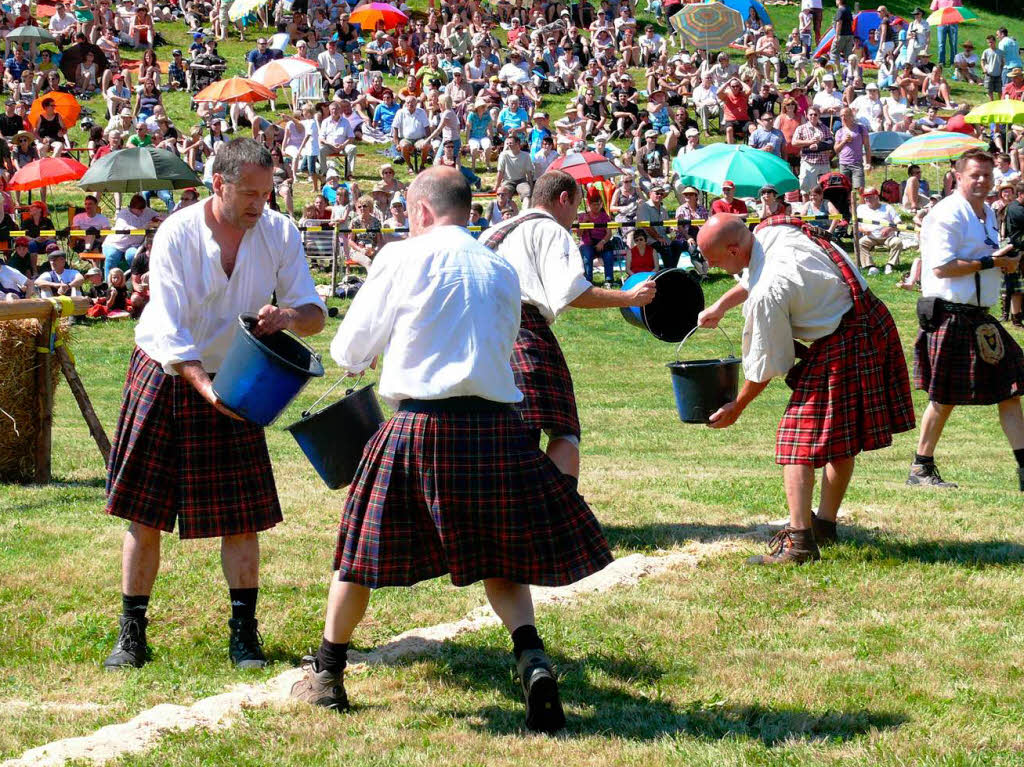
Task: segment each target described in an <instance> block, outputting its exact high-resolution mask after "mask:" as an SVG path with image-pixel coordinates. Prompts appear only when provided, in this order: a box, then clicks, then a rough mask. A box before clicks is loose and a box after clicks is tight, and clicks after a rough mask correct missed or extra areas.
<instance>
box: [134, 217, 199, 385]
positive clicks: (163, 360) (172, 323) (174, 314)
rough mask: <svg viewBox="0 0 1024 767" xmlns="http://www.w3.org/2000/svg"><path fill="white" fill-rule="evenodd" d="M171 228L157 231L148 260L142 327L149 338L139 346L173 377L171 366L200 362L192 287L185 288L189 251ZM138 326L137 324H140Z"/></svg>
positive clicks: (186, 286) (173, 372)
mask: <svg viewBox="0 0 1024 767" xmlns="http://www.w3.org/2000/svg"><path fill="white" fill-rule="evenodd" d="M176 234H177V230H176V229H174V228H173V227H167V226H165V227H161V228H159V229H157V231H156V235H155V236H154V237H153V250H152V253H151V255H150V259H149V304H148V305H147V306H146V315H148V316H146V317H145V323H146V324H145V327H146V328H148V329H149V336H150V337H149V338H148V339H146V340H145V341H143V340H142V339H140V344H139V345H140V346H142V347H143V349H144V351H146V353H147V354H149V355H150V356H151V357H152V358H153V359H155V360H156V361H157V362H159V363H160V365H162V366H163V369H164V371H165V372H166V373H169V374H171V375H175V374H177V372H178V371H177V370H175V369H174V365H176V364H178V363H180V362H187V361H189V360H200V359H202V354H201V351H200V349H199V346H198V345H197V344H196V342H195V339H194V338H193V337H192V332H191V330H190V328H191V327H192V325H193V323H192V311H193V306H192V303H193V302H192V297H193V294H194V291H195V288H194V286H193V287H190V286H189V285H188V284H186V280H185V275H186V273H187V272H189V271H190V270H189V266H188V263H189V260H190V259H189V255H190V254H189V252H188V251H189V249H188V248H187V247H186V246H185V243H183V242H181V241H180V240H179V238H178V237H177V236H176ZM140 324H141V323H140Z"/></svg>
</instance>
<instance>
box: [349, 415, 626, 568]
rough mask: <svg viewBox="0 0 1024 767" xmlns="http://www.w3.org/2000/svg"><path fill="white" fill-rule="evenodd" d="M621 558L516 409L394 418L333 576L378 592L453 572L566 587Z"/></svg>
mask: <svg viewBox="0 0 1024 767" xmlns="http://www.w3.org/2000/svg"><path fill="white" fill-rule="evenodd" d="M611 561H612V555H611V552H610V550H609V548H608V544H607V541H606V540H605V538H604V534H603V533H602V532H601V527H600V524H599V523H598V521H597V519H595V517H594V515H593V513H592V512H591V510H590V508H589V507H588V506H587V504H586V502H585V501H584V500H583V498H582V497H581V496H580V495H579V494H578V493H577V492H576V490H575V489H574V488H573V485H572V482H571V481H570V480H569V479H568V478H567V477H565V475H563V474H562V473H561V472H559V471H558V469H557V468H556V467H555V465H554V464H553V463H552V462H551V460H550V459H549V458H548V457H547V456H546V455H544V454H543V453H541V452H540V451H539V450H538V449H537V447H536V445H535V444H533V443H532V442H531V440H530V436H529V432H528V430H527V429H526V428H524V426H523V423H522V420H521V419H520V418H519V416H518V415H516V413H515V412H514V411H513V410H512V409H511V408H509V409H507V410H506V409H503V410H501V411H498V412H459V413H451V412H444V413H413V412H406V411H401V410H400V411H399V412H397V413H396V414H395V415H394V416H393V417H392V418H391V419H390V420H389V421H388V422H387V423H385V424H384V425H383V426H381V428H380V429H379V430H378V431H377V433H376V434H375V435H374V436H373V437H372V438H371V440H370V441H369V443H368V444H367V446H366V448H365V450H364V452H363V458H362V461H361V463H360V465H359V468H358V470H357V472H356V478H355V480H354V481H353V482H352V485H351V486H350V488H349V495H348V498H347V500H346V502H345V506H344V510H343V512H342V518H341V524H340V527H339V531H338V544H337V549H336V552H335V558H334V568H335V569H337V570H338V571H339V577H340V579H341V580H343V581H349V582H353V583H359V584H362V585H364V586H368V587H370V588H379V587H382V586H408V585H410V584H413V583H416V582H418V581H422V580H427V579H429V578H435V577H438V576H440V575H443V574H444V573H450V575H451V580H452V583H454V584H455V585H456V586H464V585H466V584H469V583H473V582H475V581H479V580H482V579H484V578H506V579H509V580H512V581H515V582H518V583H527V584H533V585H538V586H563V585H566V584H568V583H573V582H575V581H578V580H580V579H581V578H584V577H586V576H587V575H590V574H591V573H594V572H596V571H598V570H600V569H602V568H603V567H605V566H606V565H607V564H608V563H609V562H611Z"/></svg>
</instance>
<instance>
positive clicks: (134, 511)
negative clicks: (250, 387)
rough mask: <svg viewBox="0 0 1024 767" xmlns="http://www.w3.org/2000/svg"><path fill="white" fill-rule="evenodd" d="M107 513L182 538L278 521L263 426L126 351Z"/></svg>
mask: <svg viewBox="0 0 1024 767" xmlns="http://www.w3.org/2000/svg"><path fill="white" fill-rule="evenodd" d="M106 512H107V513H108V514H112V515H114V516H116V517H121V518H123V519H128V520H131V521H133V522H138V523H139V524H142V525H146V526H147V527H153V528H156V529H158V530H164V531H166V532H171V531H172V530H174V526H175V522H177V524H178V534H179V535H180V536H181V537H182V538H212V537H219V536H223V535H238V534H241V533H251V532H259V531H260V530H266V529H268V528H271V527H273V526H274V525H276V524H277V523H278V522H280V521H281V519H282V515H281V506H280V504H279V502H278V498H277V488H276V486H275V484H274V475H273V471H272V469H271V465H270V455H269V453H268V452H267V444H266V440H265V438H264V435H263V429H262V428H261V427H259V426H256V425H255V424H251V423H247V422H241V421H236V420H234V419H232V418H228V417H227V416H225V415H222V414H221V413H219V412H218V411H217V410H216V409H214V408H213V407H212V406H211V405H210V404H209V403H208V402H206V400H204V399H203V398H202V396H201V395H200V394H199V392H197V391H196V390H195V388H194V387H193V386H192V385H191V384H189V383H188V382H187V381H185V380H184V379H182V378H181V377H180V376H171V375H167V374H166V373H165V372H164V371H163V369H162V368H161V366H160V365H159V364H158V363H157V362H156V361H154V360H153V359H152V358H150V357H149V356H148V355H147V354H146V353H145V352H143V351H142V350H141V349H139V348H136V349H135V351H134V352H133V353H132V357H131V361H130V363H129V366H128V375H127V377H126V379H125V387H124V395H123V399H122V404H121V412H120V415H119V416H118V421H117V427H116V430H115V433H114V442H113V444H112V446H111V451H110V462H109V465H108V467H107V504H106Z"/></svg>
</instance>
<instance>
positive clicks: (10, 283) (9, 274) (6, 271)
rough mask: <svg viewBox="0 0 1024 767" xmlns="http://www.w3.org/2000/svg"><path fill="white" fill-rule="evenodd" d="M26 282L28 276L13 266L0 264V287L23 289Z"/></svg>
mask: <svg viewBox="0 0 1024 767" xmlns="http://www.w3.org/2000/svg"><path fill="white" fill-rule="evenodd" d="M27 282H28V278H27V277H26V276H25V275H24V274H22V273H21V272H19V271H18V270H17V269H15V268H14V267H13V266H8V265H7V264H0V288H3V289H4V290H19V291H23V290H24V289H25V283H27Z"/></svg>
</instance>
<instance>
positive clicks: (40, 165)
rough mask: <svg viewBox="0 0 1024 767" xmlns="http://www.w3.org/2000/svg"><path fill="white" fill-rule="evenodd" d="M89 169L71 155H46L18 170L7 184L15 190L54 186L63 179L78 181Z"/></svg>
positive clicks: (25, 190) (22, 190)
mask: <svg viewBox="0 0 1024 767" xmlns="http://www.w3.org/2000/svg"><path fill="white" fill-rule="evenodd" d="M86 170H88V168H86V167H85V166H84V165H82V163H80V162H78V160H73V159H71V158H70V157H44V158H43V159H41V160H33V161H32V162H30V163H28V164H26V165H25V166H23V167H22V168H20V169H19V170H18V172H17V173H15V174H14V175H13V176H12V177H11V180H10V182H9V183H8V184H7V188H8V189H10V190H12V191H15V192H27V191H28V190H29V189H39V188H40V187H43V186H52V185H54V184H59V183H61V182H62V181H76V180H78V179H80V178H81V177H82V176H83V175H85V171H86Z"/></svg>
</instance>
